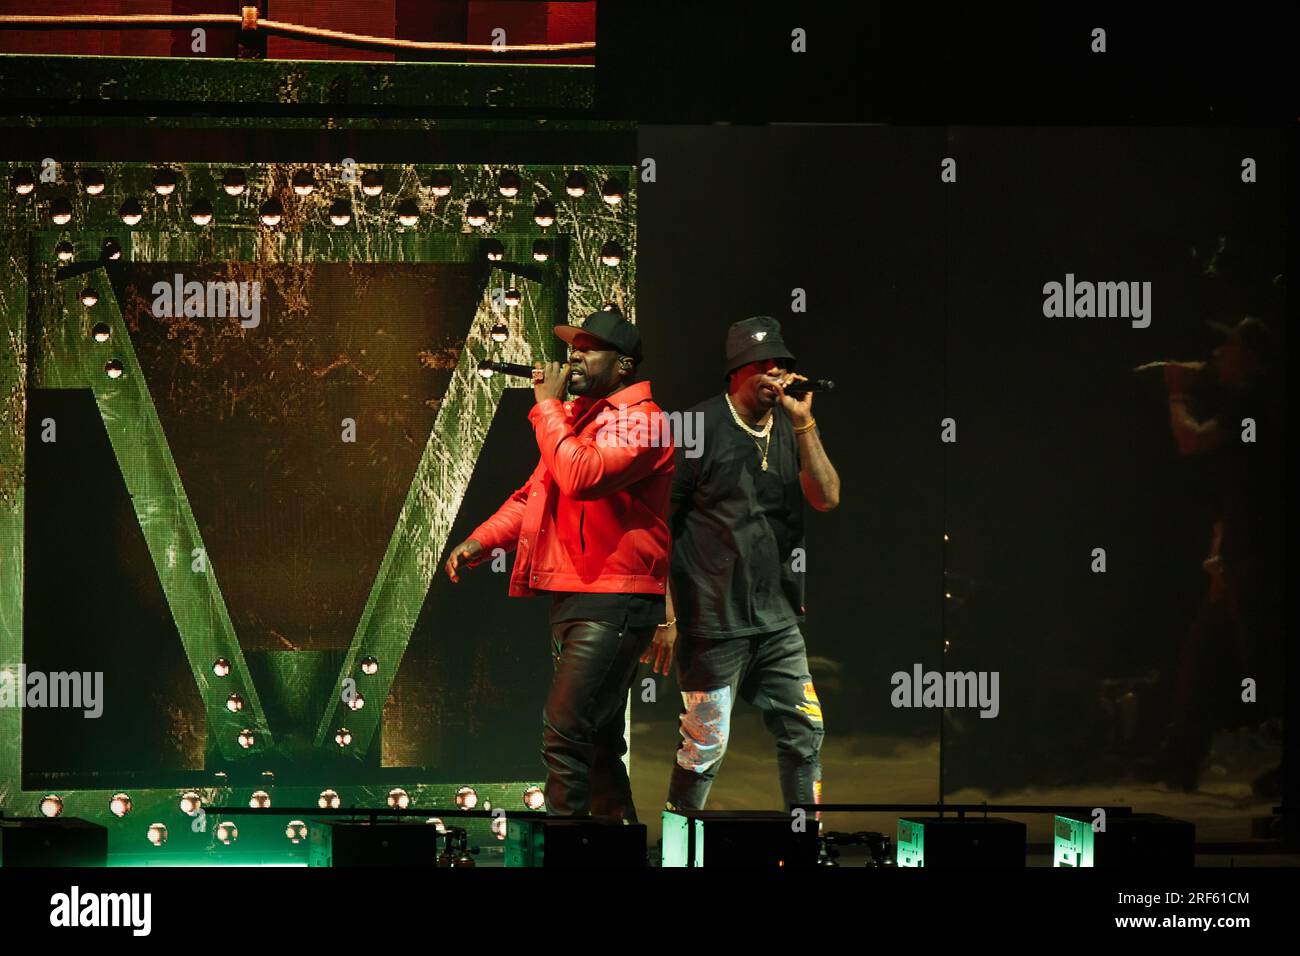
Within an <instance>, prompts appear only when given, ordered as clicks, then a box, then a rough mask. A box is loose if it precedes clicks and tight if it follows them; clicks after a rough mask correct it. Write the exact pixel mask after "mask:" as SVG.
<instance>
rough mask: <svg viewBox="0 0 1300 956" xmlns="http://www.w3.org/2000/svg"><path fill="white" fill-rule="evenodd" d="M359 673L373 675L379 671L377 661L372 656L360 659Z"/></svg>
mask: <svg viewBox="0 0 1300 956" xmlns="http://www.w3.org/2000/svg"><path fill="white" fill-rule="evenodd" d="M361 673H363V674H367V675H369V676H371V677H374V676H375V675H376V674H378V673H379V661H378V659H376V658H374V657H367V658H365V659H364V660H362V661H361Z"/></svg>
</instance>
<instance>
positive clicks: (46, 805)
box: [41, 785, 546, 846]
mask: <svg viewBox="0 0 1300 956" xmlns="http://www.w3.org/2000/svg"><path fill="white" fill-rule="evenodd" d="M523 803H524V806H525V807H527V808H528V809H529V810H541V809H542V808H543V807H544V806H545V805H546V797H545V795H544V794H543V793H542V789H541V787H538V786H536V785H533V786H530V787H529V788H528V789H527V790H525V791H524V794H523ZM317 804H318V806H320V807H321V809H325V810H337V809H338V808H339V805H340V801H339V795H338V793H337V792H336V791H334V790H324V791H322V792H321V795H320V798H319V800H318V801H317ZM248 805H249V807H251V808H252V809H255V810H265V809H269V808H270V806H271V795H270V794H269V793H267V792H266V791H265V790H258V791H256V792H255V793H254V794H253V795H252V797H251V798H250V799H249V801H248ZM410 805H411V797H410V795H409V794H408V793H407V792H406V791H405V790H403V789H402V788H401V787H394V788H393V789H392V790H390V791H389V793H388V806H389V807H392V808H394V809H399V810H405V809H407V808H408V807H410ZM456 805H457V806H458V807H460V808H461V809H462V810H472V809H474V807H476V806H477V805H478V792H477V791H476V790H475V789H474V788H473V787H461V788H460V789H459V790H457V791H456ZM488 805H489V806H490V804H488ZM202 806H203V798H202V797H200V796H199V794H198V792H197V791H194V790H187V791H186V792H185V793H184V794H182V795H181V798H180V809H181V812H183V813H185V814H186V815H187V816H195V815H196V814H198V812H199V810H200V809H201V808H202ZM109 810H110V811H111V812H112V814H113V815H114V816H116V817H119V818H121V817H125V816H126V815H127V814H128V813H130V812H131V797H130V796H129V795H128V794H125V793H118V794H114V795H113V798H112V799H111V800H110V801H109ZM41 813H42V814H44V815H45V816H47V817H57V816H59V815H61V814H62V813H63V798H62V797H60V796H58V794H47V795H46V796H45V797H44V798H43V799H42V800H41ZM426 822H428V823H431V824H433V825H435V826H437V827H438V832H439V833H445V832H446V826H445V825H444V824H443V821H442V820H441V819H439V818H438V817H430V818H429V819H428V821H426ZM505 827H506V824H505V818H504V817H494V818H493V820H492V832H493V833H494V834H495V835H496V837H497V839H500V840H504V839H505V836H506V828H505ZM284 835H285V837H286V838H287V839H288V840H289V841H290V842H291V843H294V844H298V843H301V842H302V841H303V840H305V839H307V824H306V823H304V822H303V821H302V820H291V821H289V823H288V825H287V826H286V827H285V831H284ZM216 836H217V839H218V840H220V841H221V842H222V843H224V844H226V845H230V844H232V843H234V842H235V840H236V839H238V837H239V829H238V828H237V827H236V826H235V824H233V823H231V822H229V821H222V822H221V823H219V824H218V825H217V828H216ZM146 839H148V841H149V842H150V843H152V844H153V845H154V846H163V845H164V844H166V842H167V825H166V824H165V823H151V824H150V825H149V829H148V830H147V831H146Z"/></svg>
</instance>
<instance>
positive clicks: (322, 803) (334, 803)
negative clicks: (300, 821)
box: [316, 790, 339, 810]
mask: <svg viewBox="0 0 1300 956" xmlns="http://www.w3.org/2000/svg"><path fill="white" fill-rule="evenodd" d="M316 806H318V807H320V808H321V809H322V810H337V809H338V808H339V795H338V793H337V792H336V791H334V790H322V791H321V792H320V797H319V798H318V799H317V800H316Z"/></svg>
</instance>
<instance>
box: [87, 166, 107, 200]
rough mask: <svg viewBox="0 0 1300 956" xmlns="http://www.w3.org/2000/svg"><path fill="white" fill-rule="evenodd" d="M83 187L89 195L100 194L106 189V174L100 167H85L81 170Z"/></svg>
mask: <svg viewBox="0 0 1300 956" xmlns="http://www.w3.org/2000/svg"><path fill="white" fill-rule="evenodd" d="M81 188H82V189H84V190H85V191H86V195H87V196H98V195H99V194H100V193H102V192H103V191H104V174H103V172H102V171H100V170H98V169H84V170H82V172H81Z"/></svg>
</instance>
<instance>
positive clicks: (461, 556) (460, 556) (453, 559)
mask: <svg viewBox="0 0 1300 956" xmlns="http://www.w3.org/2000/svg"><path fill="white" fill-rule="evenodd" d="M482 553H483V545H481V544H479V543H478V542H477V541H475V540H474V539H473V538H469V539H467V540H465V541H462V542H461V543H460V544H458V545H456V547H454V548H452V549H451V556H450V557H448V558H447V564H446V565H445V568H446V571H447V577H449V578H451V583H452V584H459V583H460V578H459V577H457V576H456V572H457V571H459V570H460V563H461V562H462V561H464V562H466V566H468V562H471V561H475V560H477V559H478V557H479V555H481V554H482Z"/></svg>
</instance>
